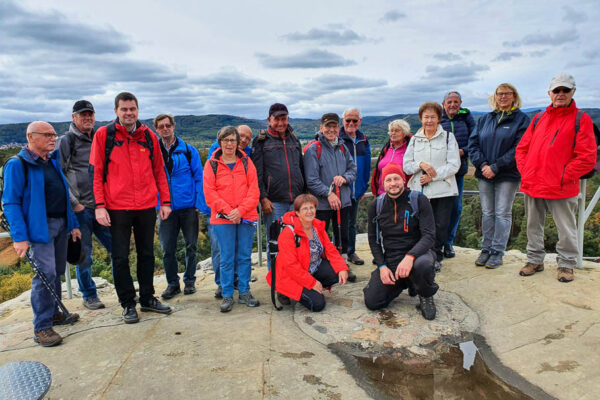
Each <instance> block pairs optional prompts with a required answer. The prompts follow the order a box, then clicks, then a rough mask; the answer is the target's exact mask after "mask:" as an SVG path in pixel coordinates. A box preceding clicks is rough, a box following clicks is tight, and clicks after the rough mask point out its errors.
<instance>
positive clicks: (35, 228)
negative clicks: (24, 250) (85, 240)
mask: <svg viewBox="0 0 600 400" xmlns="http://www.w3.org/2000/svg"><path fill="white" fill-rule="evenodd" d="M58 153H59V152H58V150H56V151H54V152H53V153H52V154H50V156H49V159H50V162H51V163H52V165H53V166H54V168H56V170H57V171H58V173H59V174H60V176H61V178H62V180H63V184H64V185H65V194H66V199H67V230H68V231H69V232H71V231H72V230H73V229H75V228H79V223H78V222H77V218H76V217H75V214H74V213H73V209H72V208H71V202H70V201H69V184H68V183H67V180H66V179H65V176H64V175H63V173H62V171H61V169H60V162H59V161H58ZM19 155H20V156H21V157H23V160H24V161H25V162H26V163H27V187H26V188H25V187H24V185H25V176H24V175H23V166H22V165H21V160H19V159H16V158H13V159H11V160H9V161H8V162H7V163H6V165H5V166H4V193H3V194H2V203H3V204H4V214H5V215H6V218H7V219H8V223H9V224H10V235H11V236H12V238H13V241H15V242H22V241H29V242H36V243H48V240H49V234H48V220H47V218H46V196H45V194H44V171H43V169H42V167H41V166H40V165H39V164H38V163H37V162H36V161H35V160H34V159H33V158H31V155H30V154H29V152H28V151H27V150H25V149H22V150H21V151H20V152H19Z"/></svg>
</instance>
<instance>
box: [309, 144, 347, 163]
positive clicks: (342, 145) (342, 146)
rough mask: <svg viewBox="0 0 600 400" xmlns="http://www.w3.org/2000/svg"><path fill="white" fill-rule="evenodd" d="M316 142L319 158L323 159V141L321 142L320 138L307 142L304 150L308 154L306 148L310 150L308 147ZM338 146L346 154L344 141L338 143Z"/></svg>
mask: <svg viewBox="0 0 600 400" xmlns="http://www.w3.org/2000/svg"><path fill="white" fill-rule="evenodd" d="M313 143H314V144H315V145H316V146H317V149H316V151H317V160H320V159H321V152H322V151H323V150H322V148H321V142H319V140H318V139H313V140H311V141H310V142H308V143H307V144H306V146H304V148H303V149H302V152H303V153H305V154H306V150H308V148H309V147H310V146H311V145H312V144H313ZM337 146H338V147H339V148H340V151H341V152H342V154H344V153H345V152H346V146H345V145H344V144H343V143H338V144H337Z"/></svg>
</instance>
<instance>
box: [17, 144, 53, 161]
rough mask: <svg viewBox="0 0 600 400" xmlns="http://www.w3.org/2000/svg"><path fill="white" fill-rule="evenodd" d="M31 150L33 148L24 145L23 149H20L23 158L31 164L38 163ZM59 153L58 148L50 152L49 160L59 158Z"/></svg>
mask: <svg viewBox="0 0 600 400" xmlns="http://www.w3.org/2000/svg"><path fill="white" fill-rule="evenodd" d="M29 151H31V150H28V149H26V148H25V147H23V148H22V149H21V151H19V155H20V156H21V157H23V160H25V161H27V162H28V163H29V164H33V165H38V164H37V162H36V161H35V160H34V159H33V157H31V154H30V153H29ZM58 153H59V152H58V149H56V150H54V151H53V152H51V153H50V154H48V160H55V161H56V160H58Z"/></svg>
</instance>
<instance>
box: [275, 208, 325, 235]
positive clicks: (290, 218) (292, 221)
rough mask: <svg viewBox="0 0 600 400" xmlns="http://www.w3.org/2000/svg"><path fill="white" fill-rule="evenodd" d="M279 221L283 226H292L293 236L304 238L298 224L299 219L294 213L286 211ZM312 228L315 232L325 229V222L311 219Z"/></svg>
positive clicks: (300, 225)
mask: <svg viewBox="0 0 600 400" xmlns="http://www.w3.org/2000/svg"><path fill="white" fill-rule="evenodd" d="M281 221H282V222H283V223H284V224H287V225H292V226H294V234H296V235H298V236H302V237H306V233H304V229H303V228H302V222H300V218H298V216H297V215H296V211H288V212H286V213H285V214H283V217H281ZM313 226H314V228H315V229H316V230H321V229H325V222H323V221H321V220H320V219H317V218H316V217H315V219H313Z"/></svg>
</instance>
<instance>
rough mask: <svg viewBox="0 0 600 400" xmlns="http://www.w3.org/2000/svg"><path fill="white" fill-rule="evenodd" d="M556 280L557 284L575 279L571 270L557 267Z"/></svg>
mask: <svg viewBox="0 0 600 400" xmlns="http://www.w3.org/2000/svg"><path fill="white" fill-rule="evenodd" d="M556 279H558V281H559V282H565V283H568V282H573V279H575V276H574V274H573V268H565V267H558V276H557V277H556Z"/></svg>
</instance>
